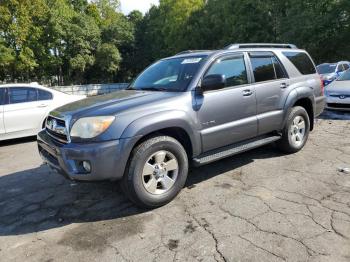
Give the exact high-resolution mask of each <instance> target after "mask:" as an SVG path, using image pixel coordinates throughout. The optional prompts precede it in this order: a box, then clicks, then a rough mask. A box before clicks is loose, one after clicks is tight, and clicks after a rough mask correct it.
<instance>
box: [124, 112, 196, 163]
mask: <svg viewBox="0 0 350 262" xmlns="http://www.w3.org/2000/svg"><path fill="white" fill-rule="evenodd" d="M195 130H196V128H195V125H194V124H193V122H192V121H191V118H189V117H188V116H187V114H186V113H185V112H183V111H171V112H170V111H167V112H162V113H157V114H152V115H148V116H146V117H142V118H139V119H137V120H135V121H134V122H132V123H131V124H130V125H129V126H128V127H127V128H126V129H125V130H124V132H123V134H122V136H121V138H129V137H138V138H139V139H138V140H137V142H136V143H135V144H134V145H133V148H134V147H136V146H137V145H139V144H140V143H142V142H143V141H145V140H147V139H148V138H150V137H152V136H155V135H165V136H170V137H173V138H175V139H176V140H178V141H179V142H180V143H181V144H182V146H183V147H184V148H185V150H186V152H187V154H188V157H189V158H192V157H193V156H196V155H199V154H200V149H201V145H200V141H201V140H200V135H199V133H198V132H196V131H195Z"/></svg>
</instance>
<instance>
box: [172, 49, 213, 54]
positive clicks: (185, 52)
mask: <svg viewBox="0 0 350 262" xmlns="http://www.w3.org/2000/svg"><path fill="white" fill-rule="evenodd" d="M197 52H210V50H186V51H182V52H180V53H177V54H176V55H184V54H190V53H197Z"/></svg>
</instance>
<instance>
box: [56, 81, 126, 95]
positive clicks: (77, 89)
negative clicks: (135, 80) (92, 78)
mask: <svg viewBox="0 0 350 262" xmlns="http://www.w3.org/2000/svg"><path fill="white" fill-rule="evenodd" d="M128 85H129V84H128V83H116V84H91V85H73V86H53V87H51V88H53V89H56V90H58V91H61V92H64V93H67V94H71V95H86V96H97V95H102V94H108V93H111V92H114V91H118V90H123V89H125V88H127V87H128Z"/></svg>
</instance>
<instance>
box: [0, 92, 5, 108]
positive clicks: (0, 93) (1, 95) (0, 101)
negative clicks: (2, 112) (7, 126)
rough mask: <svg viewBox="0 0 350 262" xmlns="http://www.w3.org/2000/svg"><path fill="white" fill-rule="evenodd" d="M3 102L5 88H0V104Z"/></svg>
mask: <svg viewBox="0 0 350 262" xmlns="http://www.w3.org/2000/svg"><path fill="white" fill-rule="evenodd" d="M4 104H5V88H0V105H4Z"/></svg>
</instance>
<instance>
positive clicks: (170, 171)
mask: <svg viewBox="0 0 350 262" xmlns="http://www.w3.org/2000/svg"><path fill="white" fill-rule="evenodd" d="M187 173H188V159H187V154H186V151H185V149H184V148H183V146H182V145H181V144H180V143H179V142H178V141H177V140H175V139H174V138H172V137H168V136H158V137H153V138H150V139H148V140H146V141H145V142H143V143H141V144H140V145H139V146H137V147H136V148H135V149H134V150H133V152H132V155H131V159H130V163H129V166H128V168H127V170H126V173H125V175H124V177H123V180H122V187H123V190H124V192H125V193H126V194H127V195H128V197H129V198H130V199H131V200H132V201H133V202H135V203H136V204H137V205H139V206H141V207H146V208H155V207H159V206H162V205H165V204H167V203H168V202H170V201H171V200H173V199H174V198H175V197H176V195H177V194H178V193H179V192H180V191H181V189H182V188H183V186H184V185H185V182H186V179H187Z"/></svg>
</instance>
